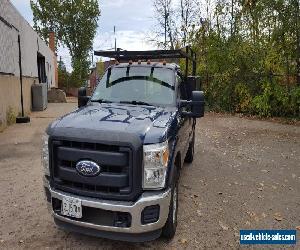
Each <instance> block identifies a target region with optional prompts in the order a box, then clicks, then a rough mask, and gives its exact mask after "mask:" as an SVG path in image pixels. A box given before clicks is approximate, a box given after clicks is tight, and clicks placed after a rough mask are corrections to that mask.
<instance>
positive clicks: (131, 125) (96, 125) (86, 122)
mask: <svg viewBox="0 0 300 250" xmlns="http://www.w3.org/2000/svg"><path fill="white" fill-rule="evenodd" d="M175 116H176V108H175V107H154V106H141V105H128V104H118V103H109V104H108V103H107V104H105V103H103V104H100V103H92V104H89V105H87V106H86V107H84V108H81V109H77V110H75V111H73V112H72V113H69V114H67V115H65V116H63V117H61V118H60V119H58V120H57V121H55V122H53V123H52V124H50V126H49V127H48V133H49V134H50V135H54V136H55V135H56V134H62V131H66V129H67V128H69V129H70V131H71V130H72V131H74V129H75V130H76V131H77V133H78V131H81V133H85V131H86V132H87V131H89V133H88V134H89V135H91V132H92V134H93V133H97V132H99V131H101V132H102V133H103V132H105V133H108V134H112V135H113V134H114V133H126V134H131V135H134V136H138V137H139V138H140V140H141V141H142V142H143V143H144V144H150V143H159V142H162V141H164V140H166V139H167V138H169V136H171V133H170V131H171V129H170V128H171V127H173V126H174V127H176V125H175V124H174V122H177V119H175Z"/></svg>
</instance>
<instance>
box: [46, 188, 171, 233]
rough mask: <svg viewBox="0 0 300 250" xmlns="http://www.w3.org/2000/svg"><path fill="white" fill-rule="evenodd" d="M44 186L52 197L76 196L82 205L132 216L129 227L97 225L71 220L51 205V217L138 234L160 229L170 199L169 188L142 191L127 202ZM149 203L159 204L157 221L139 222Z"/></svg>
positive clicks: (104, 229)
mask: <svg viewBox="0 0 300 250" xmlns="http://www.w3.org/2000/svg"><path fill="white" fill-rule="evenodd" d="M45 186H46V187H47V188H48V189H49V191H50V194H51V197H52V198H56V199H59V200H62V199H63V198H65V197H73V198H78V199H80V200H81V202H82V206H86V207H92V208H99V209H103V210H108V211H116V212H127V213H130V214H131V217H132V219H131V226H130V227H127V228H124V227H113V226H106V225H98V224H92V223H88V222H82V221H76V220H72V219H71V218H67V217H64V216H61V215H58V214H57V213H55V212H54V211H53V209H52V207H51V206H49V207H50V208H49V209H50V210H51V212H52V214H53V217H54V218H55V219H58V220H60V221H63V222H66V223H70V224H73V225H76V226H80V227H85V228H89V229H96V230H99V231H107V232H119V233H129V234H139V233H146V232H152V231H155V230H158V229H161V228H162V227H163V226H164V225H165V223H166V221H167V217H168V213H169V205H170V199H171V190H170V189H168V190H166V191H163V192H161V193H157V192H144V193H143V194H142V195H141V197H140V198H139V199H138V200H137V201H135V202H128V201H109V200H100V199H95V198H89V197H82V196H77V195H73V194H68V193H65V192H62V191H57V190H53V189H51V188H50V187H49V185H45ZM151 205H159V206H160V213H159V219H158V221H157V222H154V223H149V224H145V225H143V224H142V223H141V214H142V211H143V209H144V208H145V207H147V206H151Z"/></svg>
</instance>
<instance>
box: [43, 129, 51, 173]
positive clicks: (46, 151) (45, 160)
mask: <svg viewBox="0 0 300 250" xmlns="http://www.w3.org/2000/svg"><path fill="white" fill-rule="evenodd" d="M48 140H49V135H47V134H44V135H43V147H42V166H43V170H44V174H45V175H47V176H50V170H49V148H48Z"/></svg>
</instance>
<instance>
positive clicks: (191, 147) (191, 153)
mask: <svg viewBox="0 0 300 250" xmlns="http://www.w3.org/2000/svg"><path fill="white" fill-rule="evenodd" d="M194 153H195V131H194V132H193V139H192V141H191V142H190V145H189V149H188V151H187V153H186V156H185V159H184V161H185V162H187V163H192V162H193V160H194Z"/></svg>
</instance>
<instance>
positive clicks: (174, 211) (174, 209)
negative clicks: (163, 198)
mask: <svg viewBox="0 0 300 250" xmlns="http://www.w3.org/2000/svg"><path fill="white" fill-rule="evenodd" d="M176 215H177V186H175V188H174V193H173V224H176V219H177V218H176Z"/></svg>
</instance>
